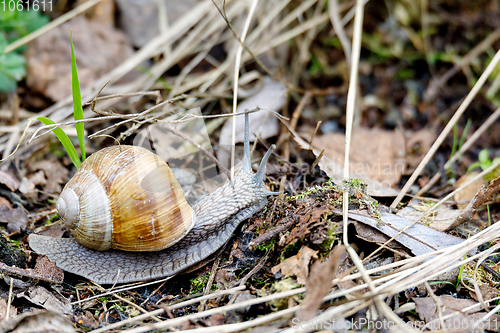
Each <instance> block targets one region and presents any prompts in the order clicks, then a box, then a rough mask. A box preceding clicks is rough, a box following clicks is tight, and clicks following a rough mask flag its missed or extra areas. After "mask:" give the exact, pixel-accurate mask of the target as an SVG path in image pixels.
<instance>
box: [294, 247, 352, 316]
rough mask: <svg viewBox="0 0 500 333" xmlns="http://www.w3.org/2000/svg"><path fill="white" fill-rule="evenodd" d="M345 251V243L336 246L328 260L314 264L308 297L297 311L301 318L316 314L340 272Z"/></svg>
mask: <svg viewBox="0 0 500 333" xmlns="http://www.w3.org/2000/svg"><path fill="white" fill-rule="evenodd" d="M344 253H345V247H344V246H343V245H339V246H336V247H335V248H334V249H333V250H332V251H331V253H330V257H329V258H328V259H327V260H326V261H324V262H319V261H317V262H315V263H314V264H313V266H312V268H311V274H310V275H309V278H308V279H307V284H306V290H307V293H306V298H305V299H304V300H303V301H302V303H300V309H299V310H298V311H297V317H298V318H299V320H301V321H306V320H310V319H312V318H313V317H314V316H315V315H316V312H317V311H318V309H319V307H320V305H321V303H322V300H323V297H325V296H326V294H327V293H328V291H330V289H331V288H332V280H333V279H334V278H335V276H336V275H337V273H338V268H339V264H340V261H341V259H342V256H343V255H344Z"/></svg>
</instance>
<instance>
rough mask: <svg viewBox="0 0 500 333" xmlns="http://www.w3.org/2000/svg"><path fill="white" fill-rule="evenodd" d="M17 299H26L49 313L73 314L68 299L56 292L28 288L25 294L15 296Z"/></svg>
mask: <svg viewBox="0 0 500 333" xmlns="http://www.w3.org/2000/svg"><path fill="white" fill-rule="evenodd" d="M17 297H23V298H26V299H27V300H28V301H30V302H31V303H33V304H36V305H38V306H41V307H43V308H44V309H46V310H49V311H54V312H57V313H63V314H68V315H69V314H72V313H73V309H72V306H71V302H70V301H69V299H67V298H65V297H63V296H62V295H61V294H59V293H58V292H56V291H52V292H50V291H48V290H47V289H45V288H44V287H42V286H34V287H30V288H29V289H28V291H27V292H22V293H20V294H17Z"/></svg>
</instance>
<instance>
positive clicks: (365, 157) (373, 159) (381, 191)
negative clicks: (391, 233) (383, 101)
mask: <svg viewBox="0 0 500 333" xmlns="http://www.w3.org/2000/svg"><path fill="white" fill-rule="evenodd" d="M288 130H289V131H290V132H291V133H292V134H293V136H294V140H295V141H296V142H297V143H298V144H299V145H300V147H301V148H302V149H309V143H308V142H306V141H305V140H304V139H302V138H301V137H300V136H299V135H298V134H297V133H295V132H294V131H293V130H291V129H290V128H288ZM371 131H373V133H372V132H371ZM377 131H379V132H380V134H379V140H374V139H373V138H372V137H371V136H372V135H375V136H376V133H375V132H377ZM356 133H358V132H356ZM391 133H392V134H391ZM354 138H356V141H353V142H352V145H351V146H352V147H362V148H361V149H359V150H357V148H356V149H352V150H351V155H353V156H352V159H351V166H350V174H349V177H351V178H360V179H362V180H363V181H364V182H365V183H366V184H367V188H366V192H367V194H368V195H370V196H376V197H387V196H397V195H398V193H399V191H397V190H396V189H394V188H392V186H393V184H395V183H397V182H398V181H399V178H400V177H401V175H402V174H403V172H404V169H405V162H404V159H403V158H402V157H401V156H404V147H403V146H402V143H403V142H404V141H403V139H402V136H401V137H400V134H398V133H396V132H385V131H383V130H363V131H359V134H356V135H353V140H354ZM316 140H318V137H316V138H315V139H314V144H313V150H312V152H313V153H314V155H315V156H319V155H320V154H321V153H322V151H323V149H324V151H325V153H324V155H323V157H322V158H321V160H320V161H319V163H318V166H319V167H320V168H321V170H323V171H324V172H325V173H326V174H327V175H328V177H330V178H332V179H333V181H334V182H335V183H337V184H341V183H342V180H343V178H344V167H343V163H344V162H343V159H344V157H343V156H344V140H345V138H344V135H343V134H339V133H329V134H326V135H324V136H322V137H321V141H320V143H319V144H318V142H317V141H316ZM333 140H335V141H333ZM364 140H366V142H364ZM372 142H378V144H386V143H387V144H388V146H387V147H383V146H382V147H381V146H376V145H375V148H373V147H372V146H371V145H372ZM318 147H321V149H319V148H318ZM370 149H373V150H370ZM380 150H382V151H384V152H383V154H380V156H378V155H377V154H379V151H380ZM389 156H390V157H389ZM371 177H378V178H380V179H382V180H378V179H376V178H371Z"/></svg>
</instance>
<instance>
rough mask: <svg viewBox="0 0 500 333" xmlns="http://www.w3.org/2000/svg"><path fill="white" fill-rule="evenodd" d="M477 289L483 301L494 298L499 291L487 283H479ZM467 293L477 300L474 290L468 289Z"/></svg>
mask: <svg viewBox="0 0 500 333" xmlns="http://www.w3.org/2000/svg"><path fill="white" fill-rule="evenodd" d="M479 290H480V291H481V294H482V296H483V300H484V301H488V300H490V299H493V298H496V297H497V296H498V295H499V294H500V291H499V290H498V289H497V288H493V287H490V286H489V285H487V284H485V283H483V284H481V285H479ZM469 295H470V296H471V297H472V298H473V299H475V300H476V301H478V298H477V295H476V292H474V291H469Z"/></svg>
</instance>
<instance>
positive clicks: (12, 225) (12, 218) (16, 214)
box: [0, 205, 28, 234]
mask: <svg viewBox="0 0 500 333" xmlns="http://www.w3.org/2000/svg"><path fill="white" fill-rule="evenodd" d="M0 223H7V231H8V232H9V233H11V234H12V233H14V232H16V231H19V230H21V229H22V230H25V229H26V225H27V224H28V215H26V212H25V211H24V210H22V209H21V208H14V209H9V207H7V206H5V205H2V206H1V207H0Z"/></svg>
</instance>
